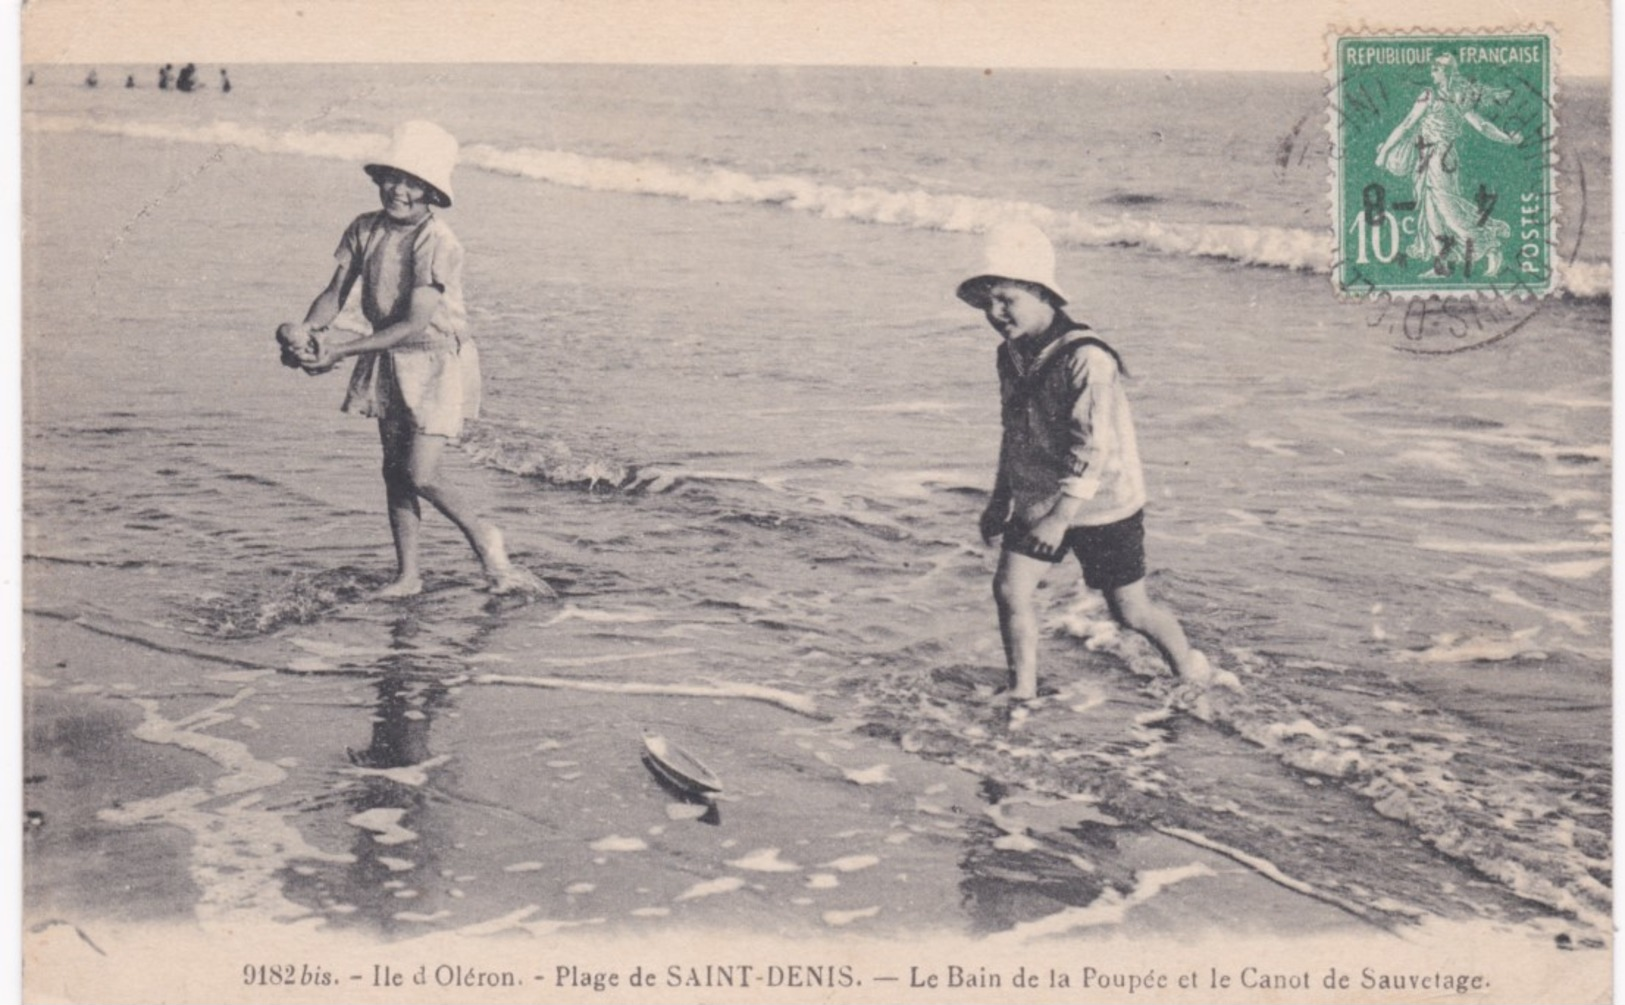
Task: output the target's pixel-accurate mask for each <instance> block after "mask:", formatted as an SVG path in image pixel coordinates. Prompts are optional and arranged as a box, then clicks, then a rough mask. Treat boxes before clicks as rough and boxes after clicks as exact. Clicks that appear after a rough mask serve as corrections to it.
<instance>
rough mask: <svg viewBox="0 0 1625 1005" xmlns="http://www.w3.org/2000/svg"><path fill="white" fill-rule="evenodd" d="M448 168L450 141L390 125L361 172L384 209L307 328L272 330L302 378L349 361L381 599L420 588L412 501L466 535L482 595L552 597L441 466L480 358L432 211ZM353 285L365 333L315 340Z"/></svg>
mask: <svg viewBox="0 0 1625 1005" xmlns="http://www.w3.org/2000/svg"><path fill="white" fill-rule="evenodd" d="M456 163H457V140H456V138H455V137H453V136H452V135H451V134H450V133H448V132H446V131H445V130H444V129H441V128H440V127H439V126H437V125H435V124H434V123H432V122H407V123H405V124H404V125H402V126H401V127H400V128H398V129H397V130H395V136H394V140H393V142H392V143H391V145H390V149H389V152H388V153H387V154H386V155H385V156H384V157H383V159H382V160H380V161H377V162H375V163H372V164H368V165H366V166H365V169H366V172H367V174H368V175H370V176H371V177H372V180H373V182H374V183H376V184H377V186H378V201H379V202H380V203H382V208H381V209H378V210H374V211H373V212H371V213H364V214H362V215H361V216H359V217H357V218H356V219H355V220H354V221H353V222H352V223H351V224H350V225H349V226H348V227H347V228H345V231H344V237H343V238H342V239H341V240H340V241H339V246H338V250H337V251H336V252H335V253H334V258H335V263H334V266H333V273H332V278H331V279H329V280H328V283H327V288H326V289H324V290H323V291H322V292H321V293H320V294H319V295H318V296H317V297H316V299H315V300H314V301H312V303H311V305H310V309H309V310H307V311H306V312H305V319H304V321H302V322H299V323H297V324H295V323H293V322H289V323H286V324H283V325H282V326H280V327H279V328H278V329H277V341H278V342H280V343H281V344H282V355H283V362H284V363H285V364H289V365H293V366H301V367H303V368H304V370H305V371H306V372H307V373H311V374H317V373H325V372H327V371H328V370H331V369H332V368H333V367H335V366H337V365H338V363H339V362H340V361H341V360H343V359H345V358H346V357H349V356H354V357H356V364H355V370H354V371H353V372H352V373H351V375H350V387H349V391H348V393H347V394H346V395H345V397H344V406H343V409H344V411H346V412H354V413H358V414H360V415H364V416H369V417H371V418H375V419H377V420H378V434H379V439H380V440H382V441H383V448H384V490H385V494H386V497H387V499H388V505H389V527H390V531H391V533H392V534H393V536H394V538H395V559H396V564H397V572H396V575H395V580H394V581H393V582H392V583H390V584H389V585H388V586H385V587H384V588H383V589H382V590H380V591H379V592H378V594H377V596H378V597H380V598H384V599H392V598H395V597H410V596H413V595H415V594H417V593H421V592H422V591H423V577H422V573H421V571H420V570H419V568H418V535H419V525H420V524H421V522H422V513H421V510H420V506H419V503H420V501H425V502H428V503H429V504H430V505H432V506H433V507H434V508H435V509H437V510H439V511H440V512H441V513H443V514H444V515H445V516H446V518H447V519H448V520H450V521H451V522H452V523H454V524H456V525H457V529H458V530H460V531H462V532H463V536H464V537H466V538H467V539H468V543H469V545H470V546H472V547H473V549H474V554H475V556H476V557H478V558H479V560H480V564H481V565H482V566H484V568H485V575H486V577H487V578H488V579H489V580H490V583H491V592H493V593H529V594H536V595H542V596H550V595H552V592H553V591H552V590H551V589H550V588H549V587H548V586H547V584H546V583H543V582H542V581H541V580H539V579H537V578H536V577H535V576H533V575H532V574H531V573H529V572H527V571H526V570H525V569H522V568H519V567H517V566H515V565H513V564H512V563H511V562H509V560H508V552H507V550H506V547H505V546H504V544H503V540H502V532H501V531H500V530H498V529H497V528H496V527H495V526H493V525H492V524H490V523H487V522H486V521H485V520H484V519H482V518H481V517H480V516H479V515H478V513H477V512H476V511H475V508H474V507H473V506H472V505H471V504H470V503H469V501H468V500H467V499H466V498H464V496H463V493H462V490H461V489H459V488H458V487H457V486H455V485H453V484H452V483H451V481H450V480H449V479H448V478H447V477H446V475H445V474H444V473H443V472H442V470H441V458H442V456H443V455H444V453H445V451H446V447H447V446H448V445H449V444H451V443H454V442H456V440H457V439H458V437H460V436H461V435H462V431H463V422H464V420H465V419H472V418H477V417H478V416H479V412H480V364H479V359H480V357H479V352H478V350H477V348H476V347H475V345H474V342H473V340H472V339H471V338H470V337H469V335H468V311H467V308H465V307H464V306H463V246H462V244H461V243H460V242H459V241H458V240H457V236H456V235H455V234H453V233H452V232H451V228H450V227H449V226H447V225H446V222H445V221H444V220H442V219H441V218H440V217H438V216H436V215H435V212H434V210H435V208H436V207H449V206H450V205H451V173H452V168H453V167H455V166H456ZM358 280H359V281H360V283H361V310H362V313H363V314H364V315H366V318H367V321H368V322H369V323H370V324H371V325H372V334H371V335H366V336H363V337H361V338H358V339H355V340H353V341H350V342H344V343H336V342H329V341H327V340H326V339H320V338H318V336H317V333H318V332H320V331H321V330H322V329H325V328H326V327H327V326H328V325H330V324H332V323H333V319H334V318H336V317H338V314H339V311H340V309H341V308H342V307H343V306H344V302H345V300H346V299H348V297H349V295H350V291H351V289H352V288H354V286H355V284H356V282H357V281H358Z"/></svg>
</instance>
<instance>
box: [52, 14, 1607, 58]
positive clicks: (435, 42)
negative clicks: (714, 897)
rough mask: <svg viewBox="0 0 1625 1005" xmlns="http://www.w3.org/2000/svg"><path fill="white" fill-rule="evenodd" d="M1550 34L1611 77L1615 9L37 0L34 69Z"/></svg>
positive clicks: (1212, 46)
mask: <svg viewBox="0 0 1625 1005" xmlns="http://www.w3.org/2000/svg"><path fill="white" fill-rule="evenodd" d="M1362 25H1371V26H1381V27H1384V28H1396V27H1397V28H1423V29H1434V30H1442V29H1452V30H1454V29H1462V28H1478V29H1486V28H1497V29H1527V28H1531V27H1540V26H1543V25H1552V26H1554V27H1555V28H1556V29H1557V32H1558V38H1559V42H1558V45H1559V52H1560V58H1559V63H1558V65H1559V67H1560V72H1563V73H1566V74H1573V75H1577V76H1603V75H1606V73H1607V71H1608V66H1609V61H1610V48H1611V47H1610V20H1609V3H1608V0H1533V2H1515V0H1357V2H1356V0H1250V2H1249V0H1205V2H1204V0H1138V2H1132V0H1004V2H998V0H683V2H674V0H591V2H582V0H479V2H476V0H256V2H254V3H241V2H227V0H215V2H212V3H200V2H198V0H30V2H29V3H28V4H27V6H26V8H25V10H24V12H23V48H24V54H23V59H24V61H25V62H63V63H97V62H108V63H131V62H152V61H154V60H156V61H158V62H163V60H164V59H166V58H172V56H173V54H174V53H175V52H177V51H185V52H187V53H189V54H192V55H190V56H189V58H194V59H198V60H202V61H207V62H215V63H219V62H232V63H248V62H281V61H295V62H307V61H308V62H352V61H354V62H372V61H381V60H405V61H413V62H454V63H455V62H506V61H520V62H529V61H540V62H595V63H596V62H623V63H733V64H740V63H756V64H761V63H772V64H841V63H860V64H867V65H890V66H908V65H913V64H918V65H921V66H976V67H996V68H1016V67H1088V68H1109V69H1130V68H1147V69H1177V70H1274V71H1287V72H1317V71H1321V70H1323V69H1324V68H1325V58H1326V38H1327V36H1328V34H1329V33H1330V31H1331V30H1332V29H1333V28H1334V27H1339V28H1358V27H1360V26H1362Z"/></svg>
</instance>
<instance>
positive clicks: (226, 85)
mask: <svg viewBox="0 0 1625 1005" xmlns="http://www.w3.org/2000/svg"><path fill="white" fill-rule="evenodd" d="M220 93H221V94H230V93H231V78H230V77H228V76H226V68H225V67H221V68H220Z"/></svg>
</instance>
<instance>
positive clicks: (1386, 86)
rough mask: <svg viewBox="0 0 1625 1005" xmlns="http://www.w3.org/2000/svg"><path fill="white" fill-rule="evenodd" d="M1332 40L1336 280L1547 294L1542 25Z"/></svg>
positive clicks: (1550, 162)
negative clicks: (1519, 30)
mask: <svg viewBox="0 0 1625 1005" xmlns="http://www.w3.org/2000/svg"><path fill="white" fill-rule="evenodd" d="M1329 52H1330V55H1331V58H1332V60H1333V64H1332V68H1331V73H1330V78H1331V87H1330V92H1329V93H1330V95H1331V101H1332V107H1331V121H1330V127H1331V131H1332V141H1333V145H1332V151H1333V153H1332V159H1333V172H1332V177H1333V190H1332V207H1333V221H1332V222H1333V226H1334V227H1335V228H1336V238H1335V249H1336V253H1335V257H1334V259H1333V269H1332V275H1333V280H1334V282H1335V283H1336V285H1337V289H1338V292H1339V293H1341V294H1343V295H1345V296H1373V295H1380V294H1383V293H1387V294H1390V295H1393V296H1407V297H1415V296H1422V297H1426V296H1429V295H1432V294H1442V295H1464V294H1465V295H1472V294H1480V293H1487V294H1491V295H1497V294H1498V295H1501V296H1511V297H1522V296H1542V295H1544V294H1547V293H1550V292H1552V290H1553V289H1554V287H1555V285H1556V277H1555V274H1554V267H1555V264H1556V263H1555V255H1556V244H1555V238H1556V231H1555V228H1556V223H1555V219H1554V217H1555V213H1556V208H1557V206H1556V194H1555V193H1556V187H1555V184H1554V172H1555V166H1554V157H1553V133H1554V130H1555V129H1556V125H1557V123H1556V116H1555V108H1556V106H1555V104H1554V101H1553V98H1554V80H1555V78H1554V75H1553V67H1552V40H1551V37H1550V36H1549V35H1547V34H1540V33H1528V34H1459V35H1450V34H1436V35H1433V34H1414V33H1408V34H1381V33H1361V34H1348V35H1343V34H1338V35H1334V36H1333V37H1332V39H1331V45H1330V47H1329Z"/></svg>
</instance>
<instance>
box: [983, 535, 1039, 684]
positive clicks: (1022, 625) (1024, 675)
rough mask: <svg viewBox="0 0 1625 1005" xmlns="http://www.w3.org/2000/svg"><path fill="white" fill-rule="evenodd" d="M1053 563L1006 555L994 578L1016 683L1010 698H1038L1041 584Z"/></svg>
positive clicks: (1001, 630)
mask: <svg viewBox="0 0 1625 1005" xmlns="http://www.w3.org/2000/svg"><path fill="white" fill-rule="evenodd" d="M1049 569H1050V563H1048V562H1045V561H1042V560H1040V559H1036V558H1029V557H1028V556H1026V555H1018V554H1016V553H1015V552H1013V551H1006V552H1004V553H1003V554H1001V555H1000V556H999V571H998V572H996V573H995V574H994V576H993V599H994V601H995V602H996V603H997V604H998V608H999V634H1000V635H1001V636H1003V638H1004V658H1005V660H1006V662H1007V663H1008V665H1009V667H1010V675H1011V677H1012V678H1013V682H1012V685H1011V689H1010V697H1011V698H1014V699H1017V700H1020V701H1025V700H1028V699H1031V698H1036V697H1038V602H1037V594H1038V584H1039V583H1040V582H1042V581H1043V579H1044V575H1045V573H1047V572H1048V571H1049Z"/></svg>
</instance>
